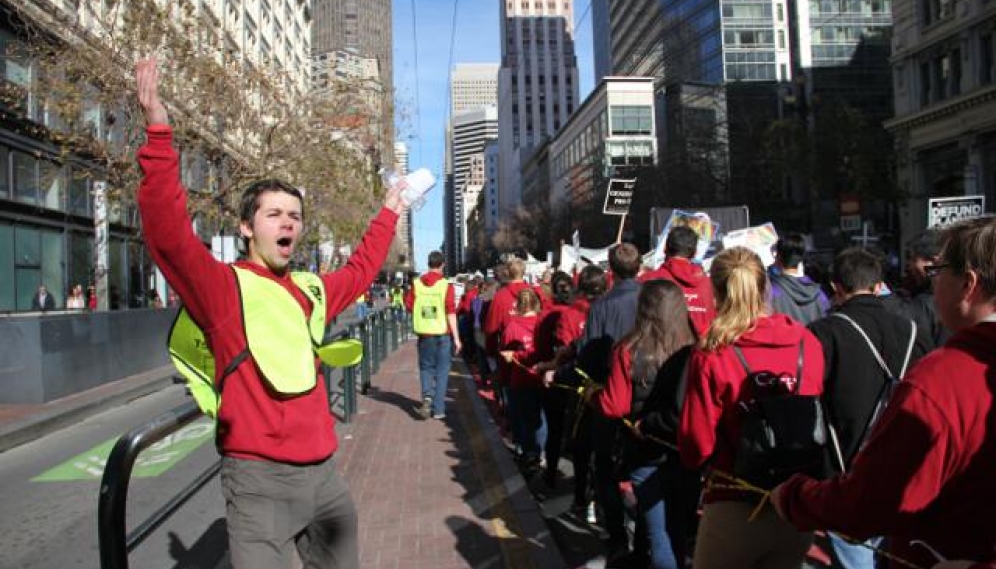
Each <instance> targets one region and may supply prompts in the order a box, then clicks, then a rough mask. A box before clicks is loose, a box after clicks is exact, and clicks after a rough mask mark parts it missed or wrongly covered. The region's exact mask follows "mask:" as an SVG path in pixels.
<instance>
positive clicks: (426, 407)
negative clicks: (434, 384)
mask: <svg viewBox="0 0 996 569" xmlns="http://www.w3.org/2000/svg"><path fill="white" fill-rule="evenodd" d="M418 414H419V415H421V416H422V418H423V419H428V418H429V415H431V414H432V397H425V398H423V399H422V406H421V407H419V408H418Z"/></svg>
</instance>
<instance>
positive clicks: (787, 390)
mask: <svg viewBox="0 0 996 569" xmlns="http://www.w3.org/2000/svg"><path fill="white" fill-rule="evenodd" d="M803 348H804V345H803V341H801V340H800V342H799V365H798V367H797V369H796V377H794V378H792V377H788V376H787V374H776V373H772V372H770V371H757V372H755V371H751V369H750V366H749V365H748V364H747V359H746V358H744V355H743V352H741V351H740V349H739V348H738V347H736V346H733V351H734V352H735V353H736V355H737V359H739V360H740V364H741V365H742V366H743V368H744V371H746V372H747V379H746V382H747V386H745V389H747V390H748V391H747V393H748V394H749V395H750V397H751V399H750V400H748V401H746V402H741V403H740V411H741V417H742V419H743V424H742V427H741V433H740V442H739V445H738V447H737V456H736V461H735V462H734V474H735V475H736V476H737V477H739V478H742V479H744V480H746V481H747V482H750V483H751V484H754V485H755V486H759V487H761V488H764V489H771V488H774V487H775V486H777V485H778V484H781V483H782V482H784V481H786V480H788V478H789V477H790V476H792V475H793V474H797V473H802V474H808V475H810V476H813V477H817V478H818V477H820V476H821V474H822V472H823V466H824V446H825V445H826V439H827V437H826V427H825V424H824V421H823V408H822V406H821V405H820V398H819V397H817V396H811V395H799V393H800V391H801V390H802V361H803V352H804V350H803ZM792 384H794V385H792Z"/></svg>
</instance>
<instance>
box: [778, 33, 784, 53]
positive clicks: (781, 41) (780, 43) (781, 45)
mask: <svg viewBox="0 0 996 569" xmlns="http://www.w3.org/2000/svg"><path fill="white" fill-rule="evenodd" d="M778 49H785V30H778Z"/></svg>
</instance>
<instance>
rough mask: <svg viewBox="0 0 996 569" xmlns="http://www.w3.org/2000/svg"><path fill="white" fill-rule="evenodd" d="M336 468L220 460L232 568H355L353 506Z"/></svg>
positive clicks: (327, 464)
mask: <svg viewBox="0 0 996 569" xmlns="http://www.w3.org/2000/svg"><path fill="white" fill-rule="evenodd" d="M334 464H335V461H334V460H332V459H331V458H330V459H328V460H326V461H325V462H323V463H321V464H313V465H293V464H281V463H277V462H267V461H260V460H240V459H237V458H232V457H224V458H222V459H221V490H222V493H223V494H224V495H225V501H226V508H227V512H226V513H227V516H226V517H227V522H228V546H229V553H230V555H231V561H232V567H234V568H235V569H290V568H291V567H301V566H303V567H305V568H306V569H355V568H357V567H359V565H360V560H359V550H358V544H357V519H356V506H355V505H354V504H353V499H352V497H351V496H350V494H349V488H348V487H347V486H346V483H345V481H344V480H343V479H342V478H341V477H340V476H339V474H338V473H337V472H336V471H335V469H334V468H333V466H334Z"/></svg>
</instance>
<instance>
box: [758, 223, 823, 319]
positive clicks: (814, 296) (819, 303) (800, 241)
mask: <svg viewBox="0 0 996 569" xmlns="http://www.w3.org/2000/svg"><path fill="white" fill-rule="evenodd" d="M805 252H806V240H805V238H804V237H803V236H802V235H801V234H799V233H788V234H786V235H783V236H781V237H779V238H778V242H777V243H776V244H775V263H774V264H773V265H771V267H770V268H769V269H768V279H769V281H770V283H771V289H770V293H771V312H772V313H775V314H786V315H788V316H791V317H792V318H794V319H795V320H797V321H799V322H801V323H803V324H809V323H810V322H813V321H815V320H819V319H820V318H823V317H824V316H826V314H827V311H828V310H830V300H829V299H828V298H827V295H826V293H825V292H823V289H822V288H820V285H819V283H817V282H815V281H813V279H811V278H809V277H808V276H806V274H805V273H804V271H803V269H802V257H803V255H804V254H805Z"/></svg>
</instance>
